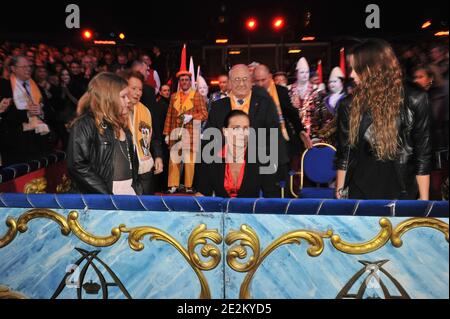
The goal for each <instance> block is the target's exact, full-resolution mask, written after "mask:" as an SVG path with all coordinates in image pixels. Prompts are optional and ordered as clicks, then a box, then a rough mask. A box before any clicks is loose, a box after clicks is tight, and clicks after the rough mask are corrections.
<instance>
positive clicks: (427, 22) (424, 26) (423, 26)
mask: <svg viewBox="0 0 450 319" xmlns="http://www.w3.org/2000/svg"><path fill="white" fill-rule="evenodd" d="M430 25H431V20H428V21H425V22H424V24H422V29H426V28H428V27H429V26H430Z"/></svg>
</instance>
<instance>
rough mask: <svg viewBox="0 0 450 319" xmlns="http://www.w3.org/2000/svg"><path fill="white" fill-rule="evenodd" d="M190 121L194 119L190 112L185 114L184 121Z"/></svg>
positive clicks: (186, 122)
mask: <svg viewBox="0 0 450 319" xmlns="http://www.w3.org/2000/svg"><path fill="white" fill-rule="evenodd" d="M190 121H192V115H190V114H185V115H184V121H183V124H185V125H186V124H188V123H189V122H190Z"/></svg>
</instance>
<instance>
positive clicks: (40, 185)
mask: <svg viewBox="0 0 450 319" xmlns="http://www.w3.org/2000/svg"><path fill="white" fill-rule="evenodd" d="M46 190H47V179H46V178H45V177H39V178H35V179H33V180H31V181H30V182H28V183H26V184H25V186H24V188H23V192H24V193H25V194H45V192H46Z"/></svg>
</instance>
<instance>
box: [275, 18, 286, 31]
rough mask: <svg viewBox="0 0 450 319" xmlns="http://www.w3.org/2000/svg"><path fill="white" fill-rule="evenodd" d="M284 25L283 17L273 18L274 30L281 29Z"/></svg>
mask: <svg viewBox="0 0 450 319" xmlns="http://www.w3.org/2000/svg"><path fill="white" fill-rule="evenodd" d="M283 27H284V19H283V18H281V17H278V18H275V19H274V20H273V28H274V29H275V30H281V29H282V28H283Z"/></svg>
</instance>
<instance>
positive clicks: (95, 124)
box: [67, 72, 141, 195]
mask: <svg viewBox="0 0 450 319" xmlns="http://www.w3.org/2000/svg"><path fill="white" fill-rule="evenodd" d="M128 103H129V99H128V83H127V81H126V80H124V79H123V78H121V77H120V76H118V75H116V74H113V73H107V72H104V73H100V74H98V75H97V76H95V77H94V78H93V79H92V80H91V82H90V83H89V87H88V91H87V92H86V93H85V94H84V95H83V96H82V97H81V99H80V101H79V103H78V107H77V118H76V119H75V120H74V121H73V123H72V125H71V131H70V137H69V143H68V149H67V166H68V170H69V174H70V176H71V178H72V181H73V182H74V183H75V186H76V190H77V191H79V192H81V193H88V194H115V195H136V194H140V193H141V186H140V185H139V183H138V180H137V172H138V165H139V164H138V162H137V159H136V153H135V150H134V147H133V139H132V135H131V132H130V130H129V127H128Z"/></svg>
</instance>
